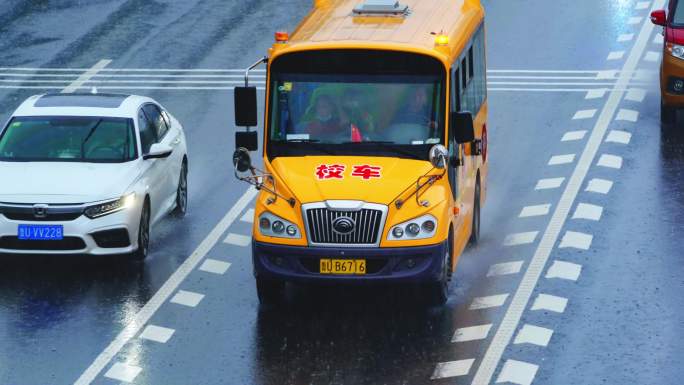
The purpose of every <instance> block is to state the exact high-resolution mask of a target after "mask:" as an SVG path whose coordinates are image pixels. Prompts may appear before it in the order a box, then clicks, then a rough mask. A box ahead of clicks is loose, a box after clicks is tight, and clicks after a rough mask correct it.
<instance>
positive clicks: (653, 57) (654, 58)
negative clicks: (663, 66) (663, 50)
mask: <svg viewBox="0 0 684 385" xmlns="http://www.w3.org/2000/svg"><path fill="white" fill-rule="evenodd" d="M644 60H646V61H647V62H651V63H656V62H658V61H659V60H660V52H656V51H648V52H646V55H645V56H644Z"/></svg>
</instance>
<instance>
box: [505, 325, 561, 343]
mask: <svg viewBox="0 0 684 385" xmlns="http://www.w3.org/2000/svg"><path fill="white" fill-rule="evenodd" d="M551 336H553V330H551V329H547V328H543V327H540V326H535V325H530V324H525V325H523V327H522V328H521V329H520V331H519V332H518V335H517V336H516V337H515V340H513V344H515V345H520V344H532V345H537V346H541V347H546V346H547V345H548V344H549V341H551Z"/></svg>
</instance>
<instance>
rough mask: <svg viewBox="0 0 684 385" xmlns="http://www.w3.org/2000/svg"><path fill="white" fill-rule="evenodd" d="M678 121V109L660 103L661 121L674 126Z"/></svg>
mask: <svg viewBox="0 0 684 385" xmlns="http://www.w3.org/2000/svg"><path fill="white" fill-rule="evenodd" d="M676 119H677V109H676V108H674V107H670V106H668V105H667V104H665V103H663V102H662V101H661V102H660V121H661V122H662V123H665V124H672V123H674V122H675V120H676Z"/></svg>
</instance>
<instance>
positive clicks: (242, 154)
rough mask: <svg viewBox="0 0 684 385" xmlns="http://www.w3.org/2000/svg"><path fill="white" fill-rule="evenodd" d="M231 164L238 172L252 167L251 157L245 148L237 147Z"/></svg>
mask: <svg viewBox="0 0 684 385" xmlns="http://www.w3.org/2000/svg"><path fill="white" fill-rule="evenodd" d="M233 166H234V167H235V169H236V170H238V171H239V172H246V171H248V170H250V169H252V158H251V157H250V156H249V151H247V149H246V148H243V147H239V148H238V149H237V150H235V152H234V153H233Z"/></svg>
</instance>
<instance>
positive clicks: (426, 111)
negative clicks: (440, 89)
mask: <svg viewBox="0 0 684 385" xmlns="http://www.w3.org/2000/svg"><path fill="white" fill-rule="evenodd" d="M394 124H418V125H421V126H423V127H430V128H433V126H434V124H435V122H434V121H433V120H432V119H431V118H430V106H429V105H428V92H427V90H426V89H425V87H416V88H415V89H414V90H413V91H412V92H410V93H409V96H408V100H407V103H406V106H405V107H404V108H402V109H401V110H400V111H399V113H398V114H397V116H396V117H395V118H394Z"/></svg>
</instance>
